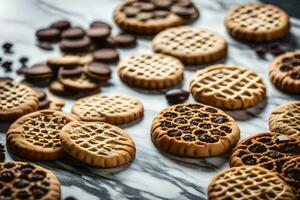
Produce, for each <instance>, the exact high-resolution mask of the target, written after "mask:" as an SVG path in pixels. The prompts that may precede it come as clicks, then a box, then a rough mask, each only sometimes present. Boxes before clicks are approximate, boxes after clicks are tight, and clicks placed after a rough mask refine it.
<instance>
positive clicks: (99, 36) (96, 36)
mask: <svg viewBox="0 0 300 200" xmlns="http://www.w3.org/2000/svg"><path fill="white" fill-rule="evenodd" d="M87 36H89V37H90V38H91V40H92V41H102V40H104V39H106V38H108V36H110V28H109V27H106V26H92V27H90V28H89V29H88V31H87Z"/></svg>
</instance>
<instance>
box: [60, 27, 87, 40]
mask: <svg viewBox="0 0 300 200" xmlns="http://www.w3.org/2000/svg"><path fill="white" fill-rule="evenodd" d="M83 36H85V30H84V29H83V28H81V27H78V26H76V27H71V28H68V29H66V30H64V31H63V32H62V33H61V37H62V38H64V39H69V40H73V39H80V38H82V37H83Z"/></svg>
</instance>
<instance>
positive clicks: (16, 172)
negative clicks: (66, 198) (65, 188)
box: [0, 161, 60, 200]
mask: <svg viewBox="0 0 300 200" xmlns="http://www.w3.org/2000/svg"><path fill="white" fill-rule="evenodd" d="M0 185H1V187H0V199H15V200H19V199H28V200H34V199H41V200H48V199H49V200H50V199H51V200H59V199H60V183H59V181H58V180H57V178H56V177H55V175H54V174H53V173H52V172H51V171H49V170H47V169H45V168H43V167H40V166H37V165H33V164H31V163H27V162H15V161H11V162H7V163H1V164H0Z"/></svg>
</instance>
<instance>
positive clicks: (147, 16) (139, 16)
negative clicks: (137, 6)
mask: <svg viewBox="0 0 300 200" xmlns="http://www.w3.org/2000/svg"><path fill="white" fill-rule="evenodd" d="M136 18H137V19H138V20H140V21H148V20H150V19H152V18H154V14H153V13H152V12H140V13H139V14H137V15H136Z"/></svg>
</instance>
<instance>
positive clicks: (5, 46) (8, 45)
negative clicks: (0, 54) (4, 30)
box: [2, 42, 13, 53]
mask: <svg viewBox="0 0 300 200" xmlns="http://www.w3.org/2000/svg"><path fill="white" fill-rule="evenodd" d="M12 47H13V44H12V43H10V42H5V43H4V44H3V45H2V48H3V50H4V53H13V52H12Z"/></svg>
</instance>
